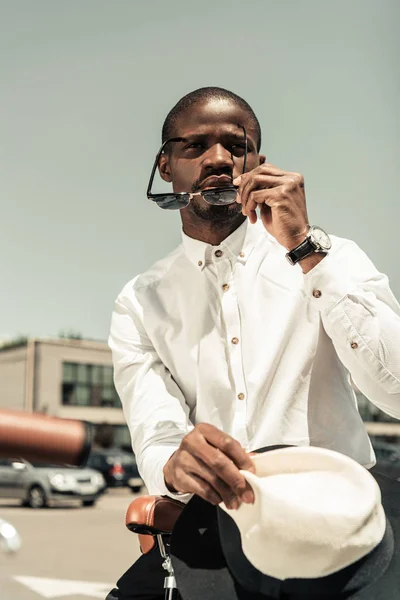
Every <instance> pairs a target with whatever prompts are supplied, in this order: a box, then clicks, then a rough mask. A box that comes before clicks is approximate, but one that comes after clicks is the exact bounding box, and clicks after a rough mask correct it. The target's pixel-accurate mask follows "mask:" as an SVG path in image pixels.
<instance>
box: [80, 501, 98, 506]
mask: <svg viewBox="0 0 400 600" xmlns="http://www.w3.org/2000/svg"><path fill="white" fill-rule="evenodd" d="M95 504H96V500H83V502H82V505H83V506H94V505H95Z"/></svg>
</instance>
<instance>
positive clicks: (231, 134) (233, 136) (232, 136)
mask: <svg viewBox="0 0 400 600" xmlns="http://www.w3.org/2000/svg"><path fill="white" fill-rule="evenodd" d="M211 135H212V134H209V133H188V134H187V135H185V136H181V137H180V138H179V139H180V140H181V141H182V142H188V141H194V140H195V141H202V140H206V139H208V138H209V137H211ZM221 139H229V140H238V141H243V140H244V135H243V134H242V133H241V132H240V131H238V132H236V131H228V132H226V133H224V134H223V135H221ZM248 141H250V140H248Z"/></svg>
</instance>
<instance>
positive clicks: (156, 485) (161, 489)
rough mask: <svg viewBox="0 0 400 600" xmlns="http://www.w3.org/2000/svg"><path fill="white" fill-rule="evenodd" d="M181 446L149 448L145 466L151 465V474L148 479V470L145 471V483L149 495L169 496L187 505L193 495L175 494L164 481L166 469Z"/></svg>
mask: <svg viewBox="0 0 400 600" xmlns="http://www.w3.org/2000/svg"><path fill="white" fill-rule="evenodd" d="M178 448H179V445H177V446H174V445H168V446H154V447H151V448H147V450H146V456H145V459H144V464H146V463H147V464H149V465H151V472H150V473H149V476H148V477H146V468H144V469H143V474H144V478H145V479H144V481H145V484H146V487H147V490H148V492H149V494H151V495H153V494H154V495H156V496H169V497H170V498H173V499H174V500H178V501H179V502H183V503H184V504H186V503H187V502H189V500H190V499H191V497H192V496H193V494H182V493H177V494H174V493H173V492H170V490H169V489H168V488H167V486H166V484H165V480H164V471H163V469H164V467H165V465H166V464H167V462H168V460H169V459H170V458H171V456H172V455H173V453H174V452H176V450H178Z"/></svg>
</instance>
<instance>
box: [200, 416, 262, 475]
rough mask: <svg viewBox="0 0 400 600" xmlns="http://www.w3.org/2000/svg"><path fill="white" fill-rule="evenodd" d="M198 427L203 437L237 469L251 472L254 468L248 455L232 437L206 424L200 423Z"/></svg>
mask: <svg viewBox="0 0 400 600" xmlns="http://www.w3.org/2000/svg"><path fill="white" fill-rule="evenodd" d="M198 427H199V431H201V433H202V435H203V437H204V438H205V439H206V440H207V441H208V442H209V443H210V444H212V445H213V446H215V448H218V449H219V450H221V452H222V453H223V454H225V455H226V456H228V457H229V458H230V459H231V460H232V461H233V462H234V463H235V465H236V466H237V468H238V469H245V470H251V469H252V468H254V465H253V461H252V460H251V458H250V457H249V454H248V453H247V452H246V450H245V449H244V448H243V447H242V446H241V445H240V444H239V442H238V441H237V440H235V439H234V438H233V437H231V436H230V435H228V434H227V433H224V432H223V431H221V430H220V429H217V427H214V425H210V424H208V423H202V424H201V425H199V426H198Z"/></svg>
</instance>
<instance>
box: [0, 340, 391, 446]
mask: <svg viewBox="0 0 400 600" xmlns="http://www.w3.org/2000/svg"><path fill="white" fill-rule="evenodd" d="M356 394H357V399H358V406H359V409H360V413H361V416H362V418H363V419H364V421H365V423H366V427H367V430H368V433H369V434H370V435H371V436H372V437H373V438H374V439H377V440H387V441H390V442H394V443H399V442H400V421H398V420H397V419H392V418H391V417H389V416H388V415H386V414H385V413H383V412H382V411H380V410H379V409H378V408H376V407H375V406H374V405H373V404H371V402H369V401H368V400H367V399H366V398H365V397H364V396H363V395H362V394H361V393H360V392H359V391H358V390H356ZM0 407H2V408H16V409H22V410H28V411H35V412H41V413H47V414H49V415H53V416H57V417H65V418H69V419H83V420H86V421H90V422H91V423H93V424H95V425H97V426H98V430H100V425H103V424H105V423H107V424H108V425H109V426H110V427H109V428H108V434H109V433H110V430H112V436H113V438H114V443H115V445H117V446H121V447H124V448H130V436H129V431H128V428H127V426H126V424H125V420H124V416H123V413H122V408H121V402H120V400H119V397H118V394H117V392H116V390H115V387H114V383H113V369H112V360H111V351H110V349H109V347H108V345H107V344H106V343H105V342H96V341H89V340H81V339H68V338H62V339H29V340H21V341H19V342H18V341H15V342H13V343H10V344H5V345H3V346H0ZM103 431H104V428H103ZM108 434H107V435H108Z"/></svg>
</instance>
